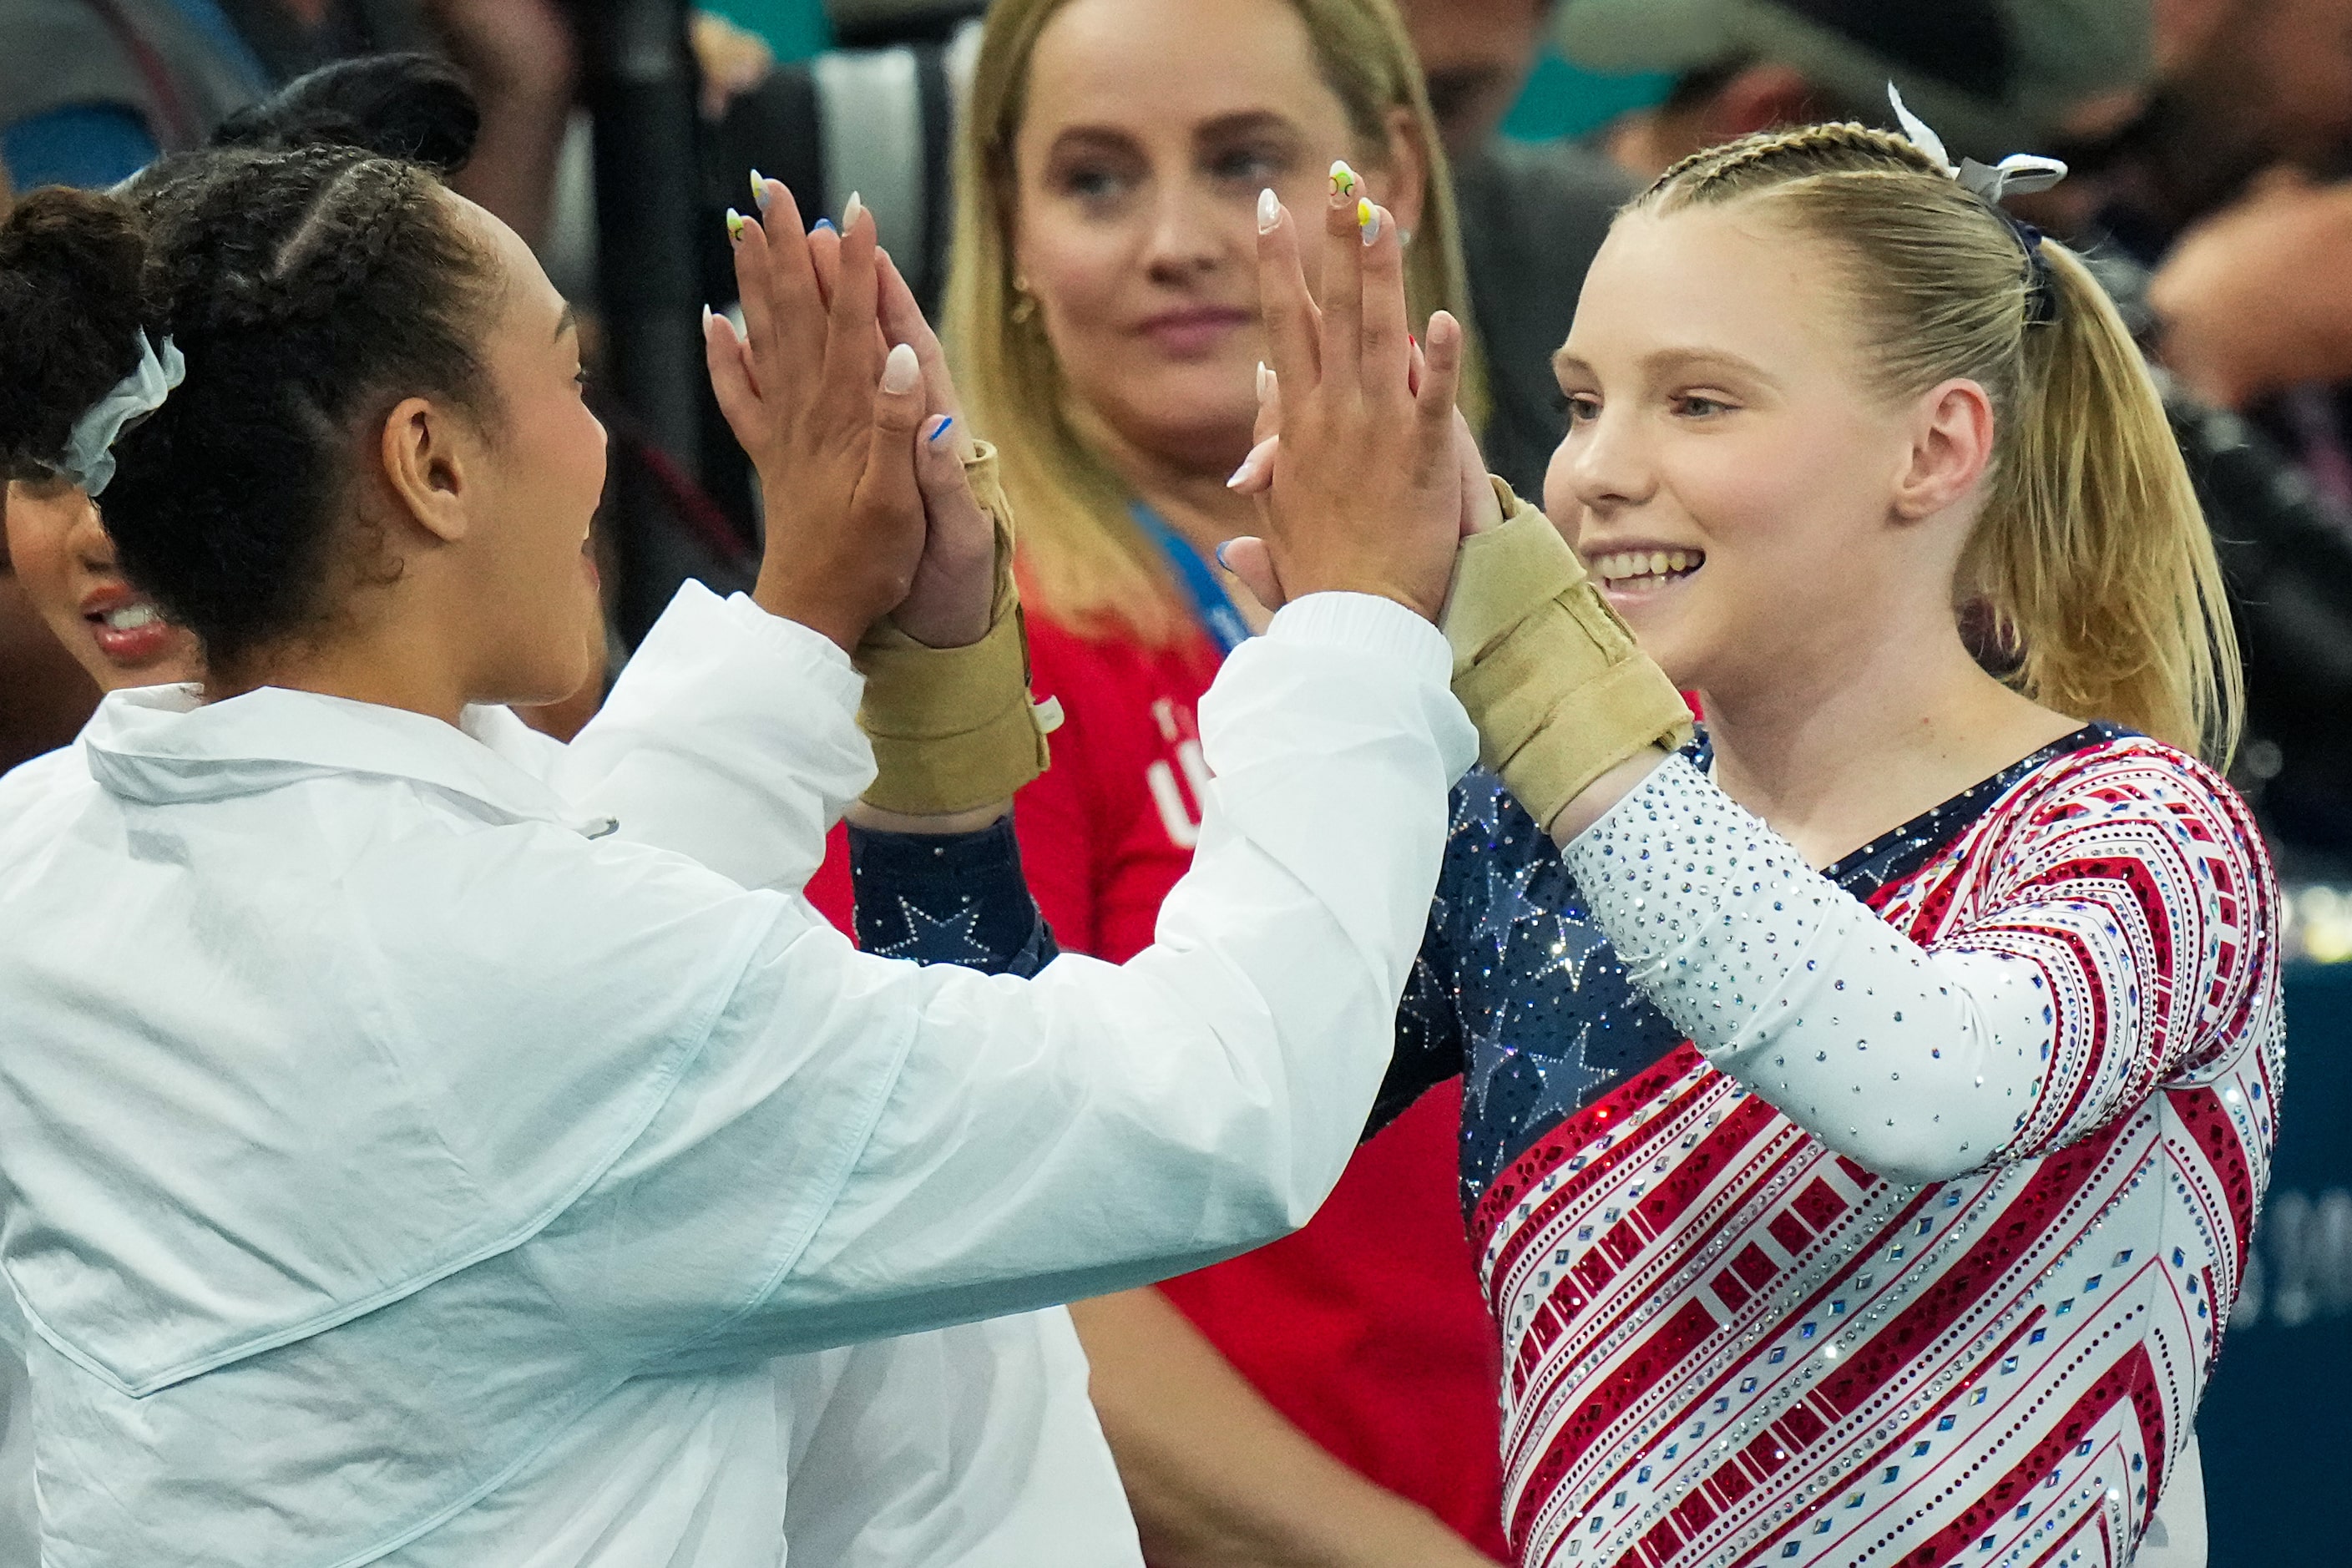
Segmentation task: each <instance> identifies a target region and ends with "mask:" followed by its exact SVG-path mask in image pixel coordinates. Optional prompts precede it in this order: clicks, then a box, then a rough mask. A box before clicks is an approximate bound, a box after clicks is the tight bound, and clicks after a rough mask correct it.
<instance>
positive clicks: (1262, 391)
mask: <svg viewBox="0 0 2352 1568" xmlns="http://www.w3.org/2000/svg"><path fill="white" fill-rule="evenodd" d="M1273 395H1274V372H1272V371H1270V370H1268V369H1266V368H1265V361H1264V360H1260V361H1258V362H1257V400H1258V401H1259V402H1260V403H1264V402H1265V400H1266V399H1267V398H1269V397H1272V396H1273Z"/></svg>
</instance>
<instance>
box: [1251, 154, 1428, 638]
mask: <svg viewBox="0 0 2352 1568" xmlns="http://www.w3.org/2000/svg"><path fill="white" fill-rule="evenodd" d="M1343 173H1344V166H1339V167H1337V168H1335V171H1334V179H1333V182H1332V184H1333V191H1332V199H1331V202H1330V204H1329V205H1328V207H1327V208H1326V209H1325V216H1324V224H1323V246H1322V250H1323V286H1322V289H1321V304H1320V306H1319V307H1318V304H1317V301H1316V299H1315V298H1314V296H1313V295H1311V294H1310V293H1309V291H1308V289H1307V277H1306V273H1305V271H1304V269H1303V267H1302V265H1301V261H1300V257H1299V243H1298V237H1297V236H1298V230H1297V225H1296V224H1295V222H1294V221H1293V219H1292V218H1291V216H1290V214H1289V213H1288V212H1287V211H1286V210H1285V209H1284V208H1283V206H1282V204H1281V202H1280V201H1279V200H1278V199H1277V198H1276V196H1275V195H1274V193H1273V192H1272V191H1267V192H1265V194H1264V195H1261V196H1260V198H1259V204H1258V226H1259V239H1258V262H1259V282H1260V289H1261V294H1262V297H1263V300H1264V308H1265V321H1266V331H1267V336H1268V339H1269V342H1270V343H1271V353H1272V355H1273V361H1274V363H1273V367H1272V376H1271V381H1270V383H1269V385H1268V388H1267V390H1268V392H1269V393H1271V394H1273V395H1269V396H1268V397H1266V399H1265V404H1266V410H1265V418H1264V419H1263V420H1262V421H1261V426H1260V431H1259V434H1260V435H1261V436H1269V437H1270V436H1271V435H1273V434H1274V433H1275V432H1273V431H1270V430H1269V429H1268V426H1278V435H1279V439H1278V440H1269V441H1268V442H1265V443H1262V444H1261V446H1260V447H1259V449H1258V452H1257V453H1255V454H1253V457H1254V459H1255V461H1257V462H1260V463H1262V464H1263V465H1264V467H1265V470H1266V473H1265V503H1264V507H1263V510H1264V514H1265V519H1266V522H1267V528H1266V532H1265V538H1264V540H1263V542H1255V541H1236V542H1234V546H1233V547H1232V548H1231V549H1229V550H1228V552H1227V560H1228V562H1229V563H1231V564H1232V565H1234V568H1235V570H1236V571H1238V572H1240V573H1241V574H1243V576H1244V580H1245V581H1247V582H1248V584H1249V586H1250V587H1251V589H1252V591H1253V592H1257V591H1259V590H1260V588H1261V586H1263V587H1264V588H1265V590H1266V593H1267V594H1271V595H1272V598H1273V602H1275V603H1279V602H1281V600H1282V599H1283V598H1284V597H1285V596H1295V595H1300V594H1309V593H1315V592H1318V590H1325V589H1335V590H1343V591H1348V592H1355V593H1368V594H1378V595H1381V596H1383V597H1386V598H1391V599H1394V600H1396V601H1397V602H1398V603H1400V604H1402V605H1406V606H1407V607H1408V608H1411V609H1412V610H1414V611H1415V612H1417V613H1418V614H1421V615H1423V616H1428V617H1430V618H1432V619H1434V618H1435V617H1436V616H1437V614H1438V612H1439V610H1440V609H1441V608H1443V607H1444V602H1445V588H1446V583H1447V581H1448V578H1449V576H1450V574H1451V570H1452V565H1453V559H1454V545H1455V543H1456V542H1457V541H1458V540H1459V539H1460V538H1461V535H1462V532H1463V521H1462V519H1463V515H1464V510H1465V508H1464V496H1465V480H1464V473H1465V470H1464V464H1463V455H1462V453H1461V451H1460V450H1459V449H1458V448H1457V447H1456V445H1455V439H1454V437H1455V420H1456V418H1457V416H1456V414H1455V412H1454V395H1455V393H1456V391H1457V390H1458V387H1459V384H1460V381H1461V370H1462V353H1463V335H1462V328H1461V324H1460V323H1459V322H1457V321H1454V318H1453V317H1452V316H1450V315H1447V314H1446V313H1444V311H1440V312H1438V313H1437V314H1436V315H1434V316H1433V317H1431V318H1430V323H1429V341H1428V344H1427V348H1426V352H1425V353H1422V352H1420V351H1417V349H1416V346H1415V344H1414V342H1413V341H1412V335H1411V333H1410V331H1409V330H1408V327H1407V318H1406V312H1405V299H1404V258H1403V251H1402V247H1401V246H1400V244H1399V241H1398V236H1397V233H1396V226H1395V223H1394V220H1393V219H1391V217H1390V216H1389V214H1388V213H1387V212H1386V211H1385V210H1384V209H1382V208H1380V207H1377V206H1374V205H1371V204H1370V203H1368V202H1363V201H1360V200H1359V199H1358V198H1356V197H1355V196H1354V195H1351V194H1349V193H1350V192H1351V190H1352V187H1353V186H1354V184H1355V182H1354V179H1353V176H1352V175H1348V176H1347V177H1346V179H1345V180H1344V182H1343V180H1342V179H1341V178H1340V177H1339V176H1340V175H1341V174H1343ZM1417 366H1418V374H1417V375H1416V367H1417ZM1416 382H1417V384H1416ZM1250 477H1251V476H1250V468H1249V466H1248V465H1244V473H1243V475H1241V476H1237V479H1240V480H1242V481H1243V482H1244V484H1245V485H1246V484H1247V483H1248V482H1249V480H1250ZM1265 596H1266V594H1261V597H1265Z"/></svg>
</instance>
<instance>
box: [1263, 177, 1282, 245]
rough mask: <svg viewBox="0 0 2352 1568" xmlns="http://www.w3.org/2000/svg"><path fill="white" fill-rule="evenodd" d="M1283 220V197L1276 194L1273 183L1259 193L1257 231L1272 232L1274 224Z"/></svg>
mask: <svg viewBox="0 0 2352 1568" xmlns="http://www.w3.org/2000/svg"><path fill="white" fill-rule="evenodd" d="M1281 221H1282V198H1281V197H1280V196H1277V195H1275V194H1274V187H1273V186H1272V185H1268V186H1266V188H1265V189H1264V190H1262V191H1260V192H1259V193H1258V194H1257V231H1258V233H1260V234H1272V233H1273V232H1274V226H1275V225H1276V224H1278V223H1280V222H1281Z"/></svg>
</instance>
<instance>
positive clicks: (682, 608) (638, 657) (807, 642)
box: [501, 582, 874, 892]
mask: <svg viewBox="0 0 2352 1568" xmlns="http://www.w3.org/2000/svg"><path fill="white" fill-rule="evenodd" d="M865 684H866V682H865V679H864V678H863V677H861V676H860V675H859V674H858V673H857V672H856V670H855V669H853V668H851V667H850V663H849V656H848V655H846V654H845V653H843V652H842V651H841V649H840V648H838V647H835V646H834V645H833V643H831V642H830V641H828V640H827V639H826V638H824V637H822V636H820V635H819V634H817V633H815V632H813V631H811V630H809V629H808V628H807V627H806V626H799V625H796V624H794V623H793V622H791V621H786V620H781V619H779V618H777V617H776V616H772V615H770V614H768V613H767V612H766V611H765V610H762V609H761V608H760V607H759V606H758V605H755V604H753V603H752V602H751V600H750V599H748V598H746V597H745V596H744V595H740V594H737V595H733V596H731V597H730V598H727V599H720V598H719V596H718V595H715V594H713V593H711V592H710V590H709V589H708V588H705V587H704V586H703V585H702V584H699V583H694V582H688V584H685V585H684V586H683V587H681V588H679V590H678V592H677V597H676V598H674V599H672V600H671V601H670V605H669V607H668V608H667V610H665V611H663V612H662V616H661V619H660V620H658V621H656V623H655V624H654V629H653V630H652V631H651V632H650V633H648V634H647V635H646V640H645V641H644V643H642V644H641V645H639V647H638V648H637V651H636V653H635V656H634V657H633V658H631V659H630V660H629V663H628V666H627V667H626V668H624V669H623V670H622V671H621V675H620V678H619V679H617V680H615V681H614V683H613V689H612V692H611V693H610V695H608V696H607V697H606V698H605V700H604V707H603V708H602V709H601V710H598V712H597V714H596V717H595V718H593V719H592V720H590V721H589V722H588V725H587V727H586V728H585V729H583V730H582V731H580V734H579V735H578V737H577V738H576V739H574V740H573V741H572V743H571V744H570V745H569V746H562V747H557V746H553V745H552V743H550V744H549V747H548V750H547V753H546V756H545V758H544V761H543V766H542V767H541V768H539V769H535V770H534V771H539V772H541V773H543V776H545V777H546V779H547V782H548V783H549V784H550V785H551V787H552V788H554V790H555V791H556V792H557V793H558V794H559V795H562V796H563V797H564V798H566V799H567V800H570V801H572V802H574V803H576V804H578V805H583V806H589V807H593V808H594V809H596V810H598V811H605V812H610V813H611V814H612V815H613V816H614V818H615V819H616V821H617V823H618V829H617V831H618V835H619V837H622V838H623V839H626V840H630V841H633V842H635V843H639V844H652V845H658V846H659V847H662V848H665V849H669V850H672V851H675V852H676V853H677V854H681V855H684V856H686V857H687V858H689V859H692V860H695V861H698V862H699V863H700V864H702V865H705V866H708V867H709V868H711V869H712V870H714V871H717V872H719V874H720V875H721V876H723V877H725V878H727V879H729V880H730V881H733V882H737V883H740V885H742V886H743V887H746V888H774V889H781V890H782V891H786V892H797V891H799V890H800V889H802V888H803V887H804V886H806V885H807V883H808V879H809V878H810V877H811V876H812V875H814V873H815V871H816V868H817V866H818V865H819V864H820V863H821V862H822V861H823V860H824V836H825V835H826V834H827V833H828V832H830V831H831V830H832V827H833V825H834V824H835V823H836V822H838V821H840V820H841V815H842V813H843V812H844V811H845V810H846V809H847V807H848V805H849V803H850V802H851V801H853V800H855V799H856V798H857V796H858V795H860V794H861V793H863V792H864V790H865V789H866V785H867V784H869V783H871V782H872V780H873V777H874V753H873V751H872V749H871V748H870V747H868V746H867V745H866V737H865V736H864V735H863V734H862V733H860V732H859V731H858V729H857V725H856V721H855V716H856V711H857V700H858V697H859V695H860V693H861V692H862V691H863V690H864V689H865ZM519 727H520V726H518V728H519ZM501 749H502V750H503V748H501Z"/></svg>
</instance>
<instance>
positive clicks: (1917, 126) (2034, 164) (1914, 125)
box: [1886, 82, 2066, 206]
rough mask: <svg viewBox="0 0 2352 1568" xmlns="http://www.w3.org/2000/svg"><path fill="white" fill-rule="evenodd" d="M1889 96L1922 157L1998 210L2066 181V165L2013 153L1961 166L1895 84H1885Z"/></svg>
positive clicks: (1971, 160) (1967, 160) (1963, 162)
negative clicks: (2007, 201) (2006, 200)
mask: <svg viewBox="0 0 2352 1568" xmlns="http://www.w3.org/2000/svg"><path fill="white" fill-rule="evenodd" d="M1886 96H1887V98H1888V100H1890V101H1892V102H1893V103H1894V105H1895V119H1897V120H1899V121H1902V122H1903V134H1904V136H1905V137H1906V139H1907V140H1908V141H1909V142H1910V143H1911V145H1913V146H1914V147H1916V148H1918V149H1919V151H1921V152H1922V153H1926V154H1927V156H1928V157H1930V158H1933V159H1934V160H1935V161H1936V163H1937V166H1938V167H1940V168H1941V169H1942V170H1943V171H1944V173H1946V174H1949V175H1951V176H1952V178H1954V179H1955V180H1958V182H1959V183H1960V185H1961V187H1962V188H1963V189H1965V190H1968V191H1969V192H1971V193H1973V194H1974V195H1979V196H1981V197H1982V198H1984V199H1985V200H1986V201H1988V202H1990V203H1992V204H1993V205H1995V206H1999V205H2000V201H2001V198H2002V197H2003V196H2006V195H2009V194H2010V193H2011V192H2012V191H2013V192H2016V193H2017V194H2019V195H2028V194H2030V193H2032V192H2034V191H2046V190H2048V189H2049V188H2050V187H2051V186H2053V185H2054V184H2057V183H2058V182H2059V181H2061V180H2063V179H2064V178H2065V177H2066V165H2065V164H2064V163H2061V162H2059V161H2058V160H2057V159H2055V158H2044V157H2042V155H2041V154H2040V153H2011V154H2010V155H2009V156H2008V157H2006V158H2003V159H2002V160H2001V161H2000V163H1978V162H1977V161H1976V160H1975V159H1974V158H1963V159H1961V160H1960V161H1959V163H1958V164H1957V165H1955V164H1954V163H1952V155H1951V154H1950V153H1947V152H1945V151H1944V139H1943V138H1942V137H1940V136H1938V135H1937V134H1936V132H1934V131H1933V130H1932V129H1931V128H1929V126H1928V124H1927V121H1924V120H1922V119H1920V118H1919V117H1918V116H1917V115H1916V114H1914V113H1912V112H1911V111H1910V110H1907V109H1906V108H1904V107H1903V94H1902V93H1901V92H1899V91H1897V90H1896V89H1895V84H1894V83H1893V82H1888V83H1887V84H1886Z"/></svg>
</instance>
